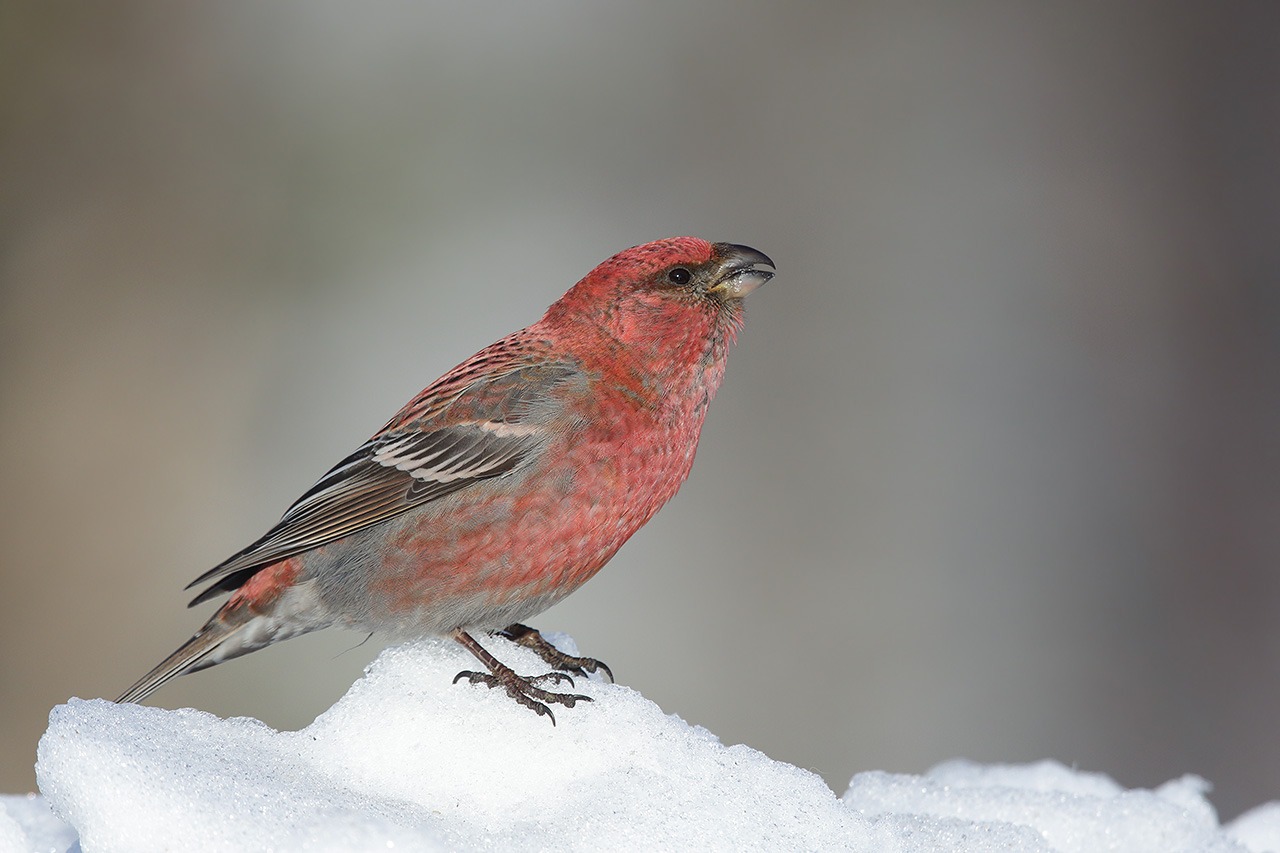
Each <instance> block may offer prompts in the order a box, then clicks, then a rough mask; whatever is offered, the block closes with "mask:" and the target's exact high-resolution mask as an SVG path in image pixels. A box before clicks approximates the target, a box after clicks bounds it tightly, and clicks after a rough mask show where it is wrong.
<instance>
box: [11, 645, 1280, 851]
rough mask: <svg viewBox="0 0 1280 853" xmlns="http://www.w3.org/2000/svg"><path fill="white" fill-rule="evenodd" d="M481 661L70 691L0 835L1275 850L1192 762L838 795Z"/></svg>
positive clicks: (811, 779) (450, 846)
mask: <svg viewBox="0 0 1280 853" xmlns="http://www.w3.org/2000/svg"><path fill="white" fill-rule="evenodd" d="M548 638H549V639H551V640H553V641H554V642H555V643H556V644H557V645H558V646H560V647H561V648H562V649H564V650H566V651H569V652H570V653H576V649H575V648H574V646H573V643H572V640H570V639H569V638H567V637H564V636H562V635H560V636H556V635H548ZM487 644H488V645H489V647H490V648H491V649H493V650H494V651H495V652H497V653H498V654H499V656H500V657H501V658H502V659H503V660H505V661H506V662H508V663H510V664H512V665H513V666H514V667H515V668H516V669H517V670H518V671H521V672H541V671H543V670H545V668H546V667H545V665H544V664H543V663H542V661H541V660H540V659H539V658H537V657H536V656H535V655H534V654H533V653H532V652H529V651H527V650H525V649H523V648H518V647H516V646H513V645H511V644H509V643H506V642H505V641H501V640H488V641H487ZM474 664H475V662H474V660H473V659H471V658H470V657H469V656H468V655H467V654H466V652H465V651H464V650H462V649H461V648H460V647H458V646H456V644H453V643H452V642H450V641H445V640H428V641H423V642H420V643H414V644H410V645H406V646H400V647H398V648H393V649H388V650H387V651H386V652H384V653H383V654H382V655H381V656H379V658H378V659H377V660H376V661H375V662H374V663H373V664H372V665H370V667H369V669H368V671H367V672H366V674H365V676H364V677H363V678H362V679H360V680H359V681H358V682H356V684H355V685H354V686H353V687H352V688H351V690H350V691H349V692H348V693H347V695H346V696H345V697H343V698H342V699H341V700H339V701H338V703H337V704H335V705H334V706H333V707H332V708H330V709H329V710H328V711H326V712H325V713H324V714H322V715H321V716H320V717H319V718H317V719H316V721H315V722H314V723H312V724H311V725H310V726H308V727H307V728H305V729H303V730H302V731H298V732H277V731H274V730H272V729H271V728H269V727H267V726H266V725H264V724H263V723H261V722H259V721H257V720H253V719H249V718H236V719H229V720H224V719H220V718H218V717H215V716H213V715H211V714H207V713H204V712H201V711H195V710H191V709H184V710H179V711H166V710H161V709H156V708H147V707H142V706H138V705H115V704H112V703H110V702H106V701H104V700H96V699H95V700H87V701H86V700H79V699H73V700H71V701H70V702H68V703H67V704H66V705H60V706H58V707H57V708H55V709H54V710H53V712H52V714H51V715H50V719H49V728H48V730H47V731H46V732H45V735H44V737H43V738H42V739H41V741H40V748H39V760H38V762H37V764H36V775H37V778H38V780H39V784H40V790H41V792H42V793H43V797H36V796H9V797H0V851H9V850H21V851H63V850H68V849H70V850H73V851H76V850H81V851H84V853H99V851H101V853H110V851H152V850H206V851H219V850H228V851H240V850H265V849H271V850H276V851H289V850H308V851H328V850H333V851H359V850H401V851H402V850H546V849H551V850H788V851H789V850H824V851H825V850H857V851H866V853H924V851H930V853H933V852H934V851H937V853H941V852H942V851H972V853H978V852H979V851H982V853H986V851H993V852H994V851H1020V853H1032V852H1033V851H1090V853H1094V851H1153V853H1155V852H1156V851H1159V853H1178V851H1208V852H1209V853H1229V851H1237V852H1238V853H1243V851H1277V853H1280V804H1278V803H1271V804H1267V805H1264V806H1261V807H1259V808H1257V809H1255V810H1253V811H1251V812H1249V813H1247V814H1245V815H1243V816H1242V817H1240V818H1239V819H1237V820H1236V821H1235V822H1233V823H1232V824H1230V825H1228V826H1226V827H1222V826H1220V825H1219V823H1218V820H1217V816H1216V814H1215V813H1214V811H1213V808H1212V807H1211V806H1210V805H1209V803H1208V801H1207V800H1206V799H1205V797H1204V794H1205V791H1206V788H1207V785H1206V783H1204V782H1203V781H1202V780H1200V779H1198V778H1196V777H1194V776H1186V777H1183V778H1181V779H1176V780H1174V781H1171V782H1168V783H1166V784H1164V785H1162V786H1160V787H1159V788H1158V789H1156V790H1154V791H1147V790H1125V789H1124V788H1122V787H1121V786H1119V785H1117V784H1116V783H1115V782H1113V781H1112V780H1111V779H1109V778H1107V777H1106V776H1103V775H1101V774H1096V773H1085V772H1080V771H1077V770H1072V769H1070V768H1067V767H1065V766H1063V765H1061V764H1058V763H1055V762H1049V761H1046V762H1042V763H1039V764H1032V765H1020V766H1001V765H995V766H982V765H977V764H972V763H968V762H962V761H954V762H948V763H945V764H942V765H939V766H937V767H935V768H934V769H932V770H930V771H929V772H927V773H925V774H924V775H922V776H910V775H896V774H889V773H882V772H867V773H859V774H857V775H856V776H854V777H853V781H852V782H851V783H850V786H849V789H848V790H847V791H846V792H845V793H844V796H843V797H840V798H837V797H836V795H835V794H834V793H833V792H832V791H831V790H830V789H829V788H828V787H827V786H826V785H825V784H824V783H823V781H822V779H820V778H819V777H818V776H816V775H814V774H813V773H810V772H808V771H805V770H801V769H799V768H797V767H793V766H791V765H789V764H784V763H782V762H778V761H773V760H772V759H770V758H769V757H767V756H766V755H764V754H763V753H760V752H758V751H756V750H754V749H751V748H750V747H746V746H740V745H739V746H725V745H724V744H722V743H720V741H719V740H717V739H716V737H715V736H714V735H712V734H711V733H710V732H708V731H706V730H705V729H703V728H700V727H697V726H690V725H688V724H687V723H685V722H684V721H683V720H681V719H680V718H678V717H675V716H671V715H667V714H664V713H663V712H662V710H661V709H660V708H658V706H656V705H654V704H653V703H652V702H649V701H648V700H646V699H645V698H644V697H643V696H641V695H640V694H638V693H636V692H635V691H634V690H631V689H629V688H627V687H624V686H619V685H612V684H607V683H604V682H602V681H599V680H596V679H592V680H589V681H588V680H585V679H581V678H580V679H578V683H577V692H580V693H584V694H587V695H590V696H591V697H593V698H594V699H595V701H594V702H591V703H579V704H578V705H577V706H576V707H574V708H564V707H560V706H556V707H555V709H554V710H555V714H556V720H557V723H558V724H557V725H556V726H552V725H551V723H550V722H549V721H548V720H547V719H546V718H545V717H538V716H536V715H534V714H532V713H530V712H529V711H528V710H526V709H524V708H522V707H519V706H518V705H516V704H515V703H514V702H513V701H512V700H511V699H510V698H508V697H507V696H506V695H505V694H504V693H503V692H502V691H501V690H488V689H485V688H484V687H481V686H473V685H469V684H467V683H465V682H462V683H459V684H457V685H452V684H450V681H451V680H452V679H453V676H454V674H455V673H457V672H458V671H459V670H461V669H467V668H471V667H473V666H474ZM780 724H783V722H782V721H780Z"/></svg>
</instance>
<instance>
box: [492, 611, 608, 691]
mask: <svg viewBox="0 0 1280 853" xmlns="http://www.w3.org/2000/svg"><path fill="white" fill-rule="evenodd" d="M494 633H495V634H497V635H498V636H499V637H505V638H506V639H508V640H510V641H511V642H513V643H517V644H518V645H521V646H524V647H525V648H526V649H533V650H534V651H535V652H537V653H538V657H540V658H542V659H543V660H544V661H546V662H547V663H549V664H550V665H551V666H552V667H554V668H555V669H558V670H560V671H561V672H572V673H573V674H574V675H581V676H582V677H583V678H586V677H587V673H589V672H598V671H600V670H604V674H605V675H607V676H609V681H613V670H611V669H609V666H608V664H606V663H605V662H604V661H599V660H596V659H595V658H580V657H577V656H575V655H567V654H565V653H564V652H562V651H560V650H559V649H557V648H556V647H555V646H553V645H551V643H549V642H548V641H547V639H546V638H545V637H543V636H542V634H540V633H539V632H538V630H537V629H536V628H530V627H529V626H528V625H521V624H520V623H519V622H516V623H515V624H513V625H508V626H507V627H505V628H503V629H502V630H501V631H495V632H494Z"/></svg>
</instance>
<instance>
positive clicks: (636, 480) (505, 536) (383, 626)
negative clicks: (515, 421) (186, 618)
mask: <svg viewBox="0 0 1280 853" xmlns="http://www.w3.org/2000/svg"><path fill="white" fill-rule="evenodd" d="M630 450H631V452H629V453H623V454H613V455H609V454H604V453H600V452H598V451H596V452H591V448H579V452H578V457H579V458H576V459H575V458H573V457H574V455H575V454H574V453H569V454H566V458H565V465H564V466H563V468H562V469H560V470H558V471H557V470H551V471H547V470H536V471H530V472H522V473H520V474H517V475H515V476H513V477H509V478H502V479H494V480H490V481H486V482H483V483H476V484H475V485H473V486H470V487H468V488H467V489H465V490H463V491H462V492H458V493H455V494H454V495H450V496H448V498H446V499H445V500H442V501H438V502H432V503H429V504H425V505H423V506H422V507H419V508H416V509H414V510H411V511H410V512H408V513H405V514H404V515H401V516H398V517H396V518H394V519H390V520H388V521H386V522H384V523H383V524H380V525H377V526H375V527H372V528H369V529H367V530H363V531H359V532H357V533H355V534H352V535H351V536H348V537H346V538H345V539H343V540H339V541H337V542H334V543H331V544H330V545H327V546H325V547H324V548H321V549H319V550H317V551H315V552H312V553H311V554H309V555H307V559H306V562H307V570H306V572H305V574H306V575H307V576H309V577H314V578H316V580H317V581H318V584H317V585H318V592H319V595H320V596H321V598H322V599H323V600H324V602H325V605H326V607H327V609H328V610H329V611H330V612H331V613H332V614H333V616H334V618H335V621H337V622H338V623H340V624H341V623H345V624H347V625H348V626H350V627H355V628H361V629H364V630H371V631H378V632H381V633H386V634H390V635H394V636H401V637H413V636H422V635H427V634H444V633H449V632H451V631H453V630H455V629H458V628H477V629H489V628H501V627H505V626H506V625H509V624H512V623H514V622H520V621H522V620H525V619H530V618H532V617H533V616H535V615H536V614H538V613H540V612H541V611H543V610H545V609H547V608H548V607H550V606H551V605H553V604H555V603H556V602H557V601H559V600H560V599H561V598H563V597H564V596H566V595H568V594H569V593H571V592H573V591H574V590H575V589H577V588H578V587H579V586H581V585H582V584H583V583H585V582H586V581H587V580H588V579H590V578H591V577H592V576H593V575H594V574H595V573H596V572H597V571H598V570H599V569H600V568H601V567H602V566H603V565H604V564H605V563H606V562H608V560H609V559H610V558H611V557H612V556H613V555H614V553H615V552H616V551H617V550H618V548H620V547H621V546H622V544H623V543H624V542H626V540H627V539H628V538H629V537H630V536H631V535H632V534H633V533H634V532H635V531H636V530H637V529H639V528H640V526H641V525H643V524H644V523H645V522H646V521H648V520H649V518H650V517H652V515H653V514H654V513H655V512H657V510H658V509H659V508H660V507H661V506H662V504H664V503H665V502H666V500H667V499H668V498H670V496H671V495H672V494H674V493H675V490H676V488H678V486H679V484H680V482H681V481H682V480H683V475H684V473H687V465H681V464H680V463H681V461H682V460H679V459H672V458H668V455H664V454H657V456H656V458H655V456H654V454H647V455H646V456H645V458H640V457H641V454H640V453H638V452H636V449H635V448H631V449H630ZM587 454H590V456H589V458H585V459H584V458H582V456H584V455H587ZM671 462H675V463H677V464H676V465H671V464H669V463H671ZM664 463H668V464H664ZM681 468H683V470H680V469H681Z"/></svg>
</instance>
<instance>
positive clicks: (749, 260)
mask: <svg viewBox="0 0 1280 853" xmlns="http://www.w3.org/2000/svg"><path fill="white" fill-rule="evenodd" d="M757 265H766V266H770V267H772V266H774V264H773V262H772V261H771V260H769V258H768V256H766V255H765V254H763V253H762V252H758V251H756V250H755V249H751V248H748V247H746V246H738V245H734V244H732V243H708V242H707V241H705V240H699V239H697V238H695V237H677V238H673V239H669V240H659V241H657V242H654V243H648V244H646V245H643V246H636V247H635V248H632V249H627V250H626V251H624V252H620V253H618V254H617V255H614V256H613V257H612V258H610V259H609V260H607V261H605V262H604V263H602V264H600V266H598V267H596V268H595V269H594V270H592V271H591V272H590V273H589V274H588V275H587V276H586V278H584V279H582V281H580V282H578V283H577V284H576V285H574V286H573V287H572V288H571V289H570V290H569V292H568V293H566V294H565V295H564V296H563V297H562V298H561V299H560V301H558V302H556V303H555V304H554V305H552V306H551V307H550V308H549V309H548V310H547V313H546V315H545V316H544V317H543V318H542V319H541V320H539V321H538V322H537V323H535V324H533V325H532V326H529V327H528V328H525V329H522V330H520V331H518V332H515V333H514V334H512V335H508V336H507V337H505V338H503V339H502V340H500V341H498V342H497V343H495V344H493V345H492V346H489V347H487V348H485V349H483V350H481V351H480V352H478V353H476V354H475V355H473V356H472V357H471V358H469V359H467V360H466V361H464V362H463V363H462V364H460V365H458V366H457V367H455V368H454V369H453V370H451V371H449V372H448V373H446V374H445V375H444V376H442V377H441V378H440V379H438V380H437V381H436V382H434V383H433V384H431V385H430V386H428V387H427V388H426V389H425V390H424V391H422V392H421V393H420V394H418V395H417V396H416V397H414V398H413V399H412V400H410V401H409V402H408V404H407V405H405V407H404V408H403V409H401V410H400V411H399V413H397V414H396V416H395V417H393V418H392V419H391V420H390V421H388V422H387V425H386V426H384V427H383V428H382V429H380V430H378V432H377V433H376V434H375V435H374V436H373V437H372V438H371V439H369V440H368V441H367V442H365V443H364V444H363V445H362V446H361V447H360V448H359V449H358V450H356V452H355V453H352V454H351V455H350V456H348V457H347V458H346V459H344V460H342V461H341V462H339V463H338V464H337V465H336V466H335V467H334V468H333V469H332V470H330V471H329V473H327V474H325V475H324V476H323V477H322V478H320V481H319V482H318V483H316V484H315V485H314V486H312V487H311V489H310V490H308V491H307V493H306V494H304V495H303V496H302V497H300V498H299V499H298V500H297V501H296V502H295V503H294V504H293V506H291V507H289V510H288V512H286V513H285V514H284V517H283V518H281V519H280V521H279V523H277V524H276V525H275V527H272V528H271V529H270V530H269V531H267V533H266V535H264V536H263V537H262V538H261V539H259V540H258V541H256V542H254V543H253V544H252V545H250V546H249V547H247V548H245V549H244V550H243V551H240V552H239V553H238V554H235V555H234V556H232V557H231V558H229V559H227V560H226V561H224V562H222V563H220V564H219V565H217V566H214V567H213V568H212V569H210V570H209V571H207V572H205V573H204V574H203V575H201V576H200V577H198V578H197V579H196V580H195V581H193V582H192V583H191V584H190V585H189V586H188V588H190V587H191V586H195V585H196V584H201V583H209V584H210V586H209V587H208V588H206V589H205V590H204V591H203V592H201V593H200V594H199V595H197V596H196V597H195V599H194V600H193V601H192V602H191V604H192V605H196V604H199V603H201V602H203V601H207V600H208V599H211V598H214V597H215V596H218V595H220V594H222V593H224V592H229V593H231V597H230V598H229V599H228V600H227V601H226V602H225V603H224V604H223V605H222V607H220V608H219V609H218V611H217V612H216V613H214V614H213V616H212V618H210V619H209V621H208V622H206V623H205V625H204V627H203V628H201V629H200V631H199V632H197V633H196V635H195V636H194V637H192V638H191V639H190V640H188V641H187V642H186V643H185V644H184V645H183V646H182V647H181V648H180V649H178V650H177V651H176V652H174V653H173V654H172V655H170V656H169V657H168V658H166V659H165V660H164V662H162V663H161V664H160V665H159V666H157V667H156V668H155V669H153V670H152V671H151V672H149V673H147V674H146V675H145V676H144V677H143V678H142V680H141V681H139V682H138V683H137V684H135V685H134V686H133V687H131V688H129V690H128V691H127V692H125V694H124V695H123V696H121V697H120V698H119V699H118V700H117V701H119V702H136V701H140V700H142V699H144V698H146V697H147V696H149V695H150V694H151V693H152V692H153V691H155V690H156V689H157V688H158V687H160V686H161V685H162V684H164V683H165V682H167V681H168V680H169V679H171V678H174V677H175V676H178V675H183V674H185V673H188V672H195V671H196V670H200V669H204V668H206V667H210V666H213V665H215V664H219V663H222V662H223V661H225V660H229V659H230V658H234V657H237V656H238V655H242V654H246V653H248V652H252V651H255V650H257V649H260V648H262V647H264V646H268V645H270V644H271V643H274V642H277V641H279V640H285V639H288V638H290V637H296V636H298V635H299V634H305V633H307V632H308V631H314V630H316V629H318V628H326V627H328V626H330V625H339V626H342V627H347V628H353V629H358V630H363V631H370V632H373V631H379V632H383V633H386V634H388V635H391V636H392V637H399V638H413V637H421V636H426V635H433V634H434V635H446V634H447V635H452V636H453V637H454V638H455V639H456V640H457V641H458V642H459V643H461V644H462V645H464V646H465V647H466V648H467V649H468V650H470V651H471V652H472V653H473V654H474V655H475V656H476V657H477V658H478V659H479V660H480V662H481V663H483V664H484V666H485V668H486V669H487V670H488V671H487V672H462V673H459V674H458V677H457V678H455V679H454V681H455V682H456V681H457V680H458V679H461V678H468V679H470V680H471V682H472V683H484V684H487V685H488V686H489V687H502V688H504V689H505V690H506V692H507V693H508V694H509V695H511V697H512V698H514V699H516V700H517V701H518V702H520V703H521V704H523V705H525V706H526V707H528V708H531V709H533V710H534V711H536V712H537V713H539V714H545V715H547V716H551V719H552V722H553V723H554V722H555V718H554V716H552V715H551V710H550V709H549V708H548V707H547V704H546V703H559V704H562V705H565V706H566V707H572V706H573V705H574V703H575V702H576V701H577V700H579V699H584V700H585V699H588V697H585V696H581V695H577V694H571V693H554V692H550V691H547V690H544V689H542V688H541V687H539V686H538V685H539V684H540V683H545V682H548V681H550V682H554V683H559V682H560V681H562V680H565V681H569V683H570V685H572V683H573V682H572V679H570V678H569V677H568V676H567V675H564V674H563V673H566V672H575V673H578V674H580V675H581V674H584V672H595V671H596V670H597V669H603V670H604V671H605V672H609V670H608V667H605V666H604V665H603V664H601V663H600V662H599V661H595V660H592V659H590V658H578V657H570V656H568V655H565V654H563V653H561V652H559V651H557V650H556V649H555V648H554V647H553V646H551V644H550V643H548V642H547V641H546V640H544V639H543V638H542V636H541V635H540V634H538V632H537V631H535V630H533V629H532V628H528V627H526V626H524V625H522V624H520V623H521V622H522V621H523V620H525V619H528V618H530V617H532V616H535V615H536V614H538V613H540V612H542V611H543V610H545V609H547V608H548V607H550V606H551V605H553V604H555V603H556V602H557V601H559V600H560V599H562V598H564V597H565V596H566V595H568V594H569V593H571V592H573V591H574V590H575V589H577V588H578V587H579V586H581V585H582V584H583V583H585V582H586V581H587V579H589V578H590V577H591V576H592V575H594V574H595V573H596V572H597V571H599V570H600V567H601V566H603V565H604V564H605V563H607V562H608V561H609V558H610V557H612V556H613V555H614V554H615V553H616V552H617V550H618V549H619V548H620V547H622V544H623V543H624V542H626V541H627V539H628V538H630V536H631V534H633V533H635V532H636V531H637V530H639V529H640V527H641V526H642V525H643V524H644V523H645V522H646V521H648V520H649V519H650V518H652V517H653V515H654V513H656V512H657V511H658V510H659V509H660V508H661V507H662V505H663V504H665V503H666V502H667V501H668V500H670V499H671V497H672V496H673V495H674V494H675V493H676V490H677V489H679V488H680V484H681V483H683V482H684V480H685V478H686V477H687V476H688V474H689V468H690V466H692V464H693V456H694V451H695V450H697V447H698V436H699V433H700V432H701V430H702V421H703V418H704V417H705V416H706V413H707V405H708V404H709V403H710V402H711V398H712V397H713V396H714V395H715V392H716V389H717V388H718V387H719V386H720V380H721V378H722V377H723V376H724V368H725V359H726V356H727V354H728V350H729V345H730V344H731V343H732V342H733V339H734V337H735V335H736V334H737V332H738V330H739V329H740V328H741V327H742V322H743V297H744V296H746V295H747V294H748V293H750V292H751V291H752V290H754V289H755V288H757V287H759V286H760V285H762V284H764V283H765V282H766V281H768V280H769V279H770V278H772V277H773V273H771V272H768V271H766V270H761V269H757V268H756V267H757ZM504 626H505V627H504ZM477 631H483V632H488V633H501V634H502V635H504V636H506V637H507V638H508V639H512V640H514V641H515V642H518V643H521V644H522V645H526V646H529V647H531V648H533V649H534V650H535V651H537V652H538V653H539V654H540V655H541V656H542V657H543V658H544V659H545V660H546V661H547V662H548V664H550V665H551V666H552V667H553V668H554V669H555V670H556V671H554V672H551V673H549V674H547V675H544V676H539V677H536V678H528V677H523V676H520V675H517V674H516V673H515V672H514V671H513V670H511V669H510V668H509V667H507V666H506V665H504V664H503V663H501V662H500V661H498V659H497V658H495V657H494V656H493V655H492V654H490V653H489V652H488V651H486V650H485V649H484V647H482V646H481V645H480V644H479V643H478V642H477V641H476V640H475V638H474V636H472V635H473V633H475V632H477ZM610 677H612V673H610Z"/></svg>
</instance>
